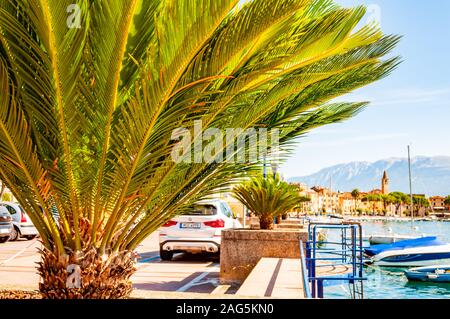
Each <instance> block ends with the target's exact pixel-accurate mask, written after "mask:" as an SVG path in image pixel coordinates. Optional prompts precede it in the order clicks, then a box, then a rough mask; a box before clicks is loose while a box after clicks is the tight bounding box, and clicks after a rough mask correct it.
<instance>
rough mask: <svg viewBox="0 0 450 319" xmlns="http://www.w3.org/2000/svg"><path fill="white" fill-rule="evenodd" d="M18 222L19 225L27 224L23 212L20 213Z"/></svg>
mask: <svg viewBox="0 0 450 319" xmlns="http://www.w3.org/2000/svg"><path fill="white" fill-rule="evenodd" d="M20 222H21V223H26V222H27V216H25V214H24V212H20Z"/></svg>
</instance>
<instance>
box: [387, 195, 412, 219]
mask: <svg viewBox="0 0 450 319" xmlns="http://www.w3.org/2000/svg"><path fill="white" fill-rule="evenodd" d="M389 195H390V196H391V199H392V204H394V205H395V215H398V214H399V209H400V207H401V206H402V205H405V204H410V202H411V200H410V198H409V196H408V195H406V194H405V193H402V192H392V193H390V194H389Z"/></svg>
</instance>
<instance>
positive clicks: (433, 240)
mask: <svg viewBox="0 0 450 319" xmlns="http://www.w3.org/2000/svg"><path fill="white" fill-rule="evenodd" d="M445 244H446V243H444V242H442V241H440V240H438V239H437V237H436V236H429V237H420V238H415V239H407V240H401V241H398V242H395V243H392V244H382V245H372V246H370V247H368V248H365V249H364V253H365V254H366V255H368V256H375V255H377V254H380V253H382V252H384V251H388V250H398V249H405V248H414V247H424V246H439V245H445Z"/></svg>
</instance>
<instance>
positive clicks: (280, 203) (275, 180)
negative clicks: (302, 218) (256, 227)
mask: <svg viewBox="0 0 450 319" xmlns="http://www.w3.org/2000/svg"><path fill="white" fill-rule="evenodd" d="M233 196H234V197H236V199H238V200H239V201H240V202H241V203H242V204H244V205H245V206H246V207H247V208H248V209H249V210H250V211H251V212H252V213H254V214H255V216H257V217H259V224H260V227H261V229H272V228H273V219H274V217H278V216H281V215H283V214H286V213H288V212H290V211H291V210H293V209H294V208H295V207H296V206H297V205H298V203H299V202H300V201H301V196H300V194H299V193H298V189H297V187H296V186H295V185H292V184H289V183H287V182H285V181H282V180H281V179H280V178H279V176H278V175H277V176H275V177H274V176H269V177H266V178H265V177H264V176H262V175H257V176H256V177H252V178H251V179H250V180H249V181H247V182H244V183H242V184H240V185H237V186H235V187H234V188H233Z"/></svg>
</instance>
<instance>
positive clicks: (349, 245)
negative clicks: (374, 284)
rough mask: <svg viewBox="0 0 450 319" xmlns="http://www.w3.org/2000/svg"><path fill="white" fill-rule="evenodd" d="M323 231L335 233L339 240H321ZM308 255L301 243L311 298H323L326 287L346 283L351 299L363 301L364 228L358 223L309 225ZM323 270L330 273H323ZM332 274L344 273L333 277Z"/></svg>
mask: <svg viewBox="0 0 450 319" xmlns="http://www.w3.org/2000/svg"><path fill="white" fill-rule="evenodd" d="M323 231H330V232H335V233H337V234H338V235H340V240H329V239H328V238H326V239H324V240H319V234H320V233H321V232H322V233H323ZM305 244H306V254H305V253H303V243H301V245H302V247H300V248H301V258H302V263H304V264H305V267H306V272H307V278H308V284H309V285H308V287H307V290H308V291H310V295H311V298H323V297H324V287H325V286H326V283H331V282H334V283H338V282H344V283H345V282H346V283H348V285H349V294H350V296H349V297H350V298H352V299H363V298H364V285H363V282H364V281H365V280H366V279H367V278H365V277H364V274H363V267H364V258H363V256H364V255H363V248H362V228H361V225H360V224H359V223H351V222H341V223H310V224H309V225H308V241H307V242H306V243H305ZM322 267H328V269H331V270H330V271H329V272H327V271H320V270H321V269H323V268H322ZM333 270H337V271H339V270H341V273H339V272H338V273H334V272H333Z"/></svg>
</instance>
